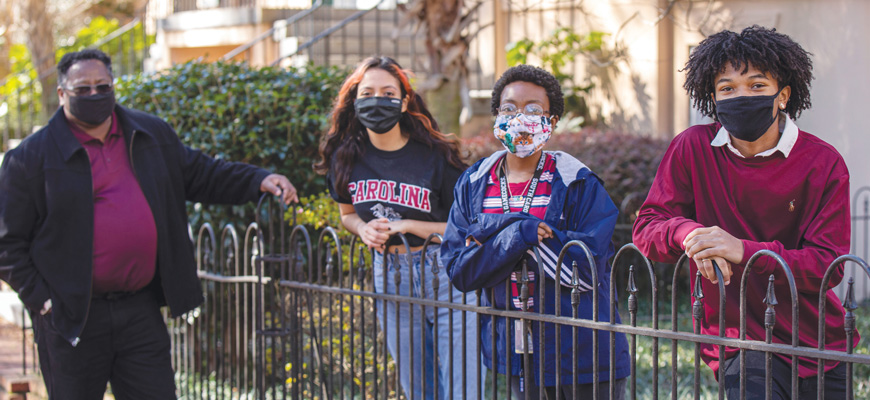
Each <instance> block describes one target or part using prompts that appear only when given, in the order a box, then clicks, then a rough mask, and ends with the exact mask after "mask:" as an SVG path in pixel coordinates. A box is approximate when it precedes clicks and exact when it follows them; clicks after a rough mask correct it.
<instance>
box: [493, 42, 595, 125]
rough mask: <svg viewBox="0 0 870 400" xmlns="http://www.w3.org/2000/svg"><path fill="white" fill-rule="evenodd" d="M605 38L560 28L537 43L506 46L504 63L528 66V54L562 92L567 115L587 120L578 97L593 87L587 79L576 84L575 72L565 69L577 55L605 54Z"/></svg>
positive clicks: (584, 105) (514, 43) (585, 109)
mask: <svg viewBox="0 0 870 400" xmlns="http://www.w3.org/2000/svg"><path fill="white" fill-rule="evenodd" d="M607 35H609V33H606V32H601V31H590V32H589V33H586V34H579V33H577V32H575V31H574V30H572V29H571V28H566V27H561V28H558V29H556V30H554V31H553V32H552V33H551V34H550V36H548V37H546V38H544V39H542V40H541V41H539V42H535V41H532V40H529V39H526V38H524V39H521V40H519V41H517V42H513V43H510V44H508V47H507V62H508V65H510V66H514V65H518V64H528V62H529V60H528V59H529V55H533V56H535V57H537V58H538V59H540V62H541V67H542V68H544V69H546V70H548V71H550V73H552V74H553V76H555V77H556V79H557V80H558V81H559V84H560V85H561V86H562V90H564V91H565V111H566V113H570V114H571V115H572V116H574V117H578V116H579V117H584V119H585V120H588V118H585V117H588V109H587V107H586V103H585V101H584V100H583V98H582V97H580V95H581V94H582V93H589V91H590V90H591V89H592V87H593V84H592V83H591V82H590V81H589V80H588V79H585V80H583V81H578V80H577V79H576V75H575V74H574V72H573V71H570V70H567V69H568V68H570V66H571V63H573V62H574V61H575V60H576V59H577V56H582V55H584V54H599V53H602V52H605V51H606V50H607V48H606V46H605V43H604V37H605V36H607Z"/></svg>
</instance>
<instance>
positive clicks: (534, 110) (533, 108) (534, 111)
mask: <svg viewBox="0 0 870 400" xmlns="http://www.w3.org/2000/svg"><path fill="white" fill-rule="evenodd" d="M517 112H518V109H517V106H515V105H513V104H503V105H502V106H501V107H499V108H498V115H506V116H508V117H515V116H516V115H517ZM549 113H550V111H548V110H544V108H543V107H541V106H540V105H538V104H534V103H532V104H527V105H526V107H525V108H523V115H531V116H535V117H540V116H541V115H544V114H549Z"/></svg>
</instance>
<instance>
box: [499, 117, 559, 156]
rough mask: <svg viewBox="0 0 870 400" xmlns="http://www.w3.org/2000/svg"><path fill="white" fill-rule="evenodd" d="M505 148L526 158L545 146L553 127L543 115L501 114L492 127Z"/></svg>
mask: <svg viewBox="0 0 870 400" xmlns="http://www.w3.org/2000/svg"><path fill="white" fill-rule="evenodd" d="M492 133H493V135H495V138H496V139H498V140H499V141H501V144H502V145H503V146H504V148H505V149H506V150H507V151H509V152H511V153H513V154H514V155H516V156H517V157H519V158H526V157H528V156H530V155H532V154H535V152H536V151H538V150H540V149H541V148H543V147H544V145H545V144H546V143H547V141H548V140H550V136H551V135H552V133H553V129H552V127H551V125H550V119H549V118H547V117H545V116H543V115H525V114H523V113H518V114H516V115H499V116H498V117H496V119H495V125H494V126H493V128H492Z"/></svg>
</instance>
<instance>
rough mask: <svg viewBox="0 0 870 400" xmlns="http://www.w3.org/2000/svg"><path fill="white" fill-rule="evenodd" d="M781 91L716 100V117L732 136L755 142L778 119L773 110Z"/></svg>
mask: <svg viewBox="0 0 870 400" xmlns="http://www.w3.org/2000/svg"><path fill="white" fill-rule="evenodd" d="M781 91H782V89H780V90H779V92H781ZM779 92H776V94H774V95H771V96H740V97H734V98H731V99H725V100H719V101H717V102H716V117H718V118H719V122H720V123H721V124H722V126H724V127H725V130H727V131H728V133H729V134H731V136H734V137H735V138H737V139H740V140H745V141H747V142H754V141H756V140H758V139H759V138H760V137H761V136H762V135H764V133H765V132H767V129H768V128H770V125H772V124H773V122H774V121H776V114H774V112H773V110H774V109H775V108H776V104H775V103H774V102H775V100H776V98H777V97H778V96H779Z"/></svg>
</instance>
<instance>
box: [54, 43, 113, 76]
mask: <svg viewBox="0 0 870 400" xmlns="http://www.w3.org/2000/svg"><path fill="white" fill-rule="evenodd" d="M85 60H97V61H100V62H102V63H103V65H105V66H106V70H107V71H109V76H110V77H111V76H112V59H111V58H109V56H108V55H107V54H106V53H103V52H102V51H100V50H97V49H84V50H82V51H76V52H72V53H66V54H64V55H63V57H62V58H61V59H60V62H59V63H57V78H58V83H60V84H63V83H65V82H66V73H67V72H68V71H69V69H70V68H71V67H72V66H73V64H75V63H77V62H79V61H85Z"/></svg>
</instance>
